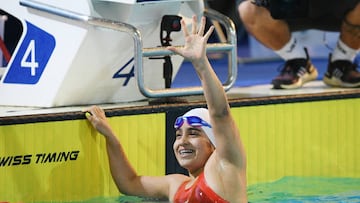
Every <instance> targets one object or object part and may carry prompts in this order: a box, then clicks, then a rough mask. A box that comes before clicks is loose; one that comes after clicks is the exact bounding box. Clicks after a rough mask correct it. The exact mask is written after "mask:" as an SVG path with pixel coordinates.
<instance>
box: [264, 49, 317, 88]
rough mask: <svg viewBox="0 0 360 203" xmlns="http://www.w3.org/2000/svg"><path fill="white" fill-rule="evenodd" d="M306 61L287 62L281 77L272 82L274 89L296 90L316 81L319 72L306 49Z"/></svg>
mask: <svg viewBox="0 0 360 203" xmlns="http://www.w3.org/2000/svg"><path fill="white" fill-rule="evenodd" d="M305 52H306V57H307V58H306V59H303V58H298V59H292V60H288V61H286V62H285V65H284V67H283V68H282V70H281V72H280V75H278V76H276V78H275V79H273V80H272V82H271V83H272V84H273V85H274V89H296V88H299V87H302V86H303V85H304V84H305V83H307V82H310V81H313V80H316V78H317V76H318V72H317V70H316V68H315V67H314V65H312V63H311V62H310V60H309V55H308V52H307V50H306V48H305Z"/></svg>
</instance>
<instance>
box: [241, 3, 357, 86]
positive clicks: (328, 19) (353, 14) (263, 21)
mask: <svg viewBox="0 0 360 203" xmlns="http://www.w3.org/2000/svg"><path fill="white" fill-rule="evenodd" d="M359 2H360V1H359V0H346V1H339V0H316V1H311V0H238V1H237V4H238V6H237V7H238V12H239V16H240V18H241V21H242V22H243V25H244V27H245V28H246V30H247V31H248V33H249V34H251V35H252V36H254V38H255V39H257V40H258V41H259V42H260V43H261V44H263V45H264V46H266V47H268V48H270V49H272V50H273V51H274V52H275V53H276V54H278V55H279V56H280V57H281V58H282V59H284V60H285V63H284V66H283V67H282V70H281V73H280V74H279V75H278V76H277V77H275V78H274V79H273V80H272V85H273V87H274V89H295V88H300V87H302V86H303V85H304V84H305V83H307V82H310V81H312V80H315V79H316V78H317V76H318V72H317V69H316V68H315V67H314V65H313V64H312V63H311V60H310V57H309V54H308V52H307V49H306V48H305V47H304V46H303V45H302V44H301V41H298V40H297V39H296V38H295V37H294V36H293V35H292V32H294V31H299V30H306V29H319V30H324V31H338V32H340V37H339V39H338V41H337V45H336V47H334V49H333V50H332V53H331V54H330V56H329V59H328V67H327V71H326V73H325V75H324V77H323V81H324V83H325V84H327V85H329V86H331V87H352V88H354V87H359V86H360V73H359V72H358V71H357V65H356V64H355V63H354V59H355V58H356V55H357V53H358V52H359V49H360V3H359Z"/></svg>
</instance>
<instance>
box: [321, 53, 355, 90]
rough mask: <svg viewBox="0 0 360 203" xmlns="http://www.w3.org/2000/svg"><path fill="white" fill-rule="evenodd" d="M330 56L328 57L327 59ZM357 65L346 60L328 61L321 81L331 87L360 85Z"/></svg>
mask: <svg viewBox="0 0 360 203" xmlns="http://www.w3.org/2000/svg"><path fill="white" fill-rule="evenodd" d="M330 58H331V56H330V57H329V59H330ZM356 68H357V65H356V64H354V63H351V62H350V61H347V60H338V61H334V62H330V60H329V65H328V69H327V72H326V73H325V75H324V78H323V81H324V83H325V84H327V85H328V86H331V87H360V73H359V72H358V71H357V70H356Z"/></svg>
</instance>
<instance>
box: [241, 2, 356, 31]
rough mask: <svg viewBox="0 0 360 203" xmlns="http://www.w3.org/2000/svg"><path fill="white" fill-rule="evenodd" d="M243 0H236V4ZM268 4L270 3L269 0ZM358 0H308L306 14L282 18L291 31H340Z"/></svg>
mask: <svg viewBox="0 0 360 203" xmlns="http://www.w3.org/2000/svg"><path fill="white" fill-rule="evenodd" d="M242 1H244V0H237V5H238V4H240V3H241V2H242ZM269 1H270V4H271V0H269ZM359 2H360V0H308V6H307V16H306V17H300V18H291V19H289V18H284V19H283V20H285V21H287V22H288V24H289V27H290V30H291V31H299V30H306V29H318V30H325V31H340V28H341V23H342V21H343V19H344V17H345V15H346V13H347V12H349V11H350V10H351V9H353V8H354V7H355V6H356V5H357V4H358V3H359Z"/></svg>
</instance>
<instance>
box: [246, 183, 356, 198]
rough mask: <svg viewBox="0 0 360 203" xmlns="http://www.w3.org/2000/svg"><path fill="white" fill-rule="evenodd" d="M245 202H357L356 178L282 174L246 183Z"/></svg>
mask: <svg viewBox="0 0 360 203" xmlns="http://www.w3.org/2000/svg"><path fill="white" fill-rule="evenodd" d="M248 200H249V202H279V203H285V202H299V203H300V202H304V203H305V202H306V203H307V202H324V203H325V202H326V203H331V202H334V203H335V202H336V203H339V202H346V203H348V202H360V178H324V177H284V178H282V179H279V180H277V181H274V182H271V183H262V184H256V185H251V186H249V187H248Z"/></svg>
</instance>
